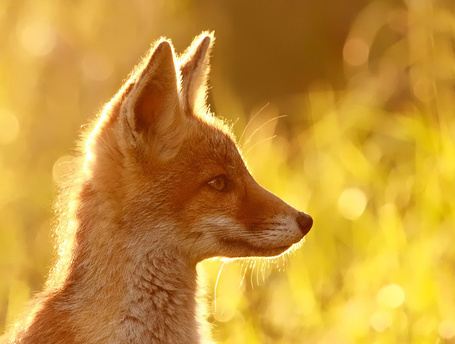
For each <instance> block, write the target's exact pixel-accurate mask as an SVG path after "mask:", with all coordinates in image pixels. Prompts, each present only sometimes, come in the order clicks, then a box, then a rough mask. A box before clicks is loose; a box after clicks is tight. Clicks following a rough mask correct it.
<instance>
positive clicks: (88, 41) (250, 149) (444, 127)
mask: <svg viewBox="0 0 455 344" xmlns="http://www.w3.org/2000/svg"><path fill="white" fill-rule="evenodd" d="M202 30H210V31H211V30H214V31H215V35H216V38H217V41H216V44H215V48H214V52H213V56H212V73H211V85H212V89H211V91H210V96H209V101H210V103H211V108H212V110H214V111H215V112H216V113H217V114H218V115H220V116H222V117H225V118H227V119H228V120H229V121H231V122H233V123H235V125H234V130H235V132H236V135H237V137H238V138H239V141H240V144H241V145H242V147H243V152H244V154H245V156H246V159H247V161H248V166H249V167H250V169H251V170H252V172H253V174H254V176H255V177H256V179H257V180H258V181H259V182H260V183H261V184H262V185H264V186H265V187H267V188H269V189H271V190H272V191H273V192H275V193H276V194H278V195H279V196H281V197H282V198H284V199H285V200H287V201H288V202H289V203H291V204H293V205H294V206H296V207H297V208H299V209H301V210H304V211H306V212H308V213H309V214H311V215H312V216H313V218H314V221H315V224H314V227H313V229H312V231H311V232H310V233H309V234H308V236H307V240H306V242H305V244H304V245H303V247H302V248H301V249H299V250H298V251H295V252H293V253H292V254H291V255H290V256H289V257H284V258H279V259H276V260H272V261H244V262H242V261H237V262H223V261H221V260H212V261H207V262H204V263H203V267H204V268H205V271H206V273H207V292H208V297H209V304H210V305H209V307H210V309H211V312H212V315H211V316H210V318H209V321H210V322H211V323H212V324H213V334H214V338H215V340H216V341H217V342H219V343H287V344H289V343H331V344H332V343H341V344H343V343H368V344H371V343H455V245H454V243H455V240H454V239H455V215H454V214H455V202H454V200H453V199H452V197H454V195H455V95H454V90H455V82H454V81H455V50H454V46H455V2H454V1H453V0H445V1H444V0H403V1H400V0H374V1H367V0H344V1H339V0H324V1H310V0H302V1H279V0H267V1H241V0H224V1H210V0H186V1H174V0H170V1H169V0H168V1H165V0H148V1H147V0H131V1H116V0H114V1H112V0H80V1H57V0H38V1H35V0H33V1H32V0H2V1H1V2H0V47H1V53H0V333H1V332H3V329H4V328H5V326H6V325H7V324H11V323H12V322H13V321H14V319H15V318H16V317H17V315H18V313H19V312H20V311H21V310H22V309H23V307H24V305H25V304H26V302H27V301H28V300H29V299H30V297H31V296H32V295H33V294H34V293H36V292H37V291H38V290H40V289H41V288H42V286H43V283H44V281H45V278H46V274H47V271H48V269H49V268H50V266H51V264H52V257H53V253H52V249H53V244H54V241H53V238H52V216H53V212H52V201H53V199H54V197H55V195H56V192H57V191H56V190H57V186H58V184H59V182H60V181H61V180H62V176H63V175H64V174H65V173H66V171H67V169H68V162H69V161H71V158H72V156H73V155H74V154H75V149H74V147H75V142H76V141H77V139H78V135H79V133H80V131H81V128H83V125H84V123H86V122H87V121H88V120H89V119H90V118H93V116H94V115H95V114H96V113H97V112H98V111H99V110H100V109H101V108H102V105H103V103H105V102H107V101H108V100H109V98H110V97H112V96H113V95H114V93H115V92H116V91H117V89H118V88H119V87H120V86H121V84H122V82H123V81H124V80H125V78H126V77H127V75H128V73H129V72H130V71H131V69H132V67H133V66H134V65H135V64H136V63H137V62H138V61H139V59H140V57H141V56H144V54H145V53H146V52H147V50H148V49H149V47H150V44H151V43H152V42H153V41H154V40H156V39H157V38H159V37H160V36H163V35H164V36H167V37H169V38H171V39H172V41H173V43H174V45H175V47H176V50H177V51H178V52H183V50H184V49H185V48H186V47H187V46H188V45H189V44H190V43H191V41H192V39H193V37H194V36H195V35H197V34H198V33H200V32H201V31H202ZM281 116H284V117H281Z"/></svg>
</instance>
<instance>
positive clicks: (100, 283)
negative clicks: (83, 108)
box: [4, 33, 312, 344]
mask: <svg viewBox="0 0 455 344" xmlns="http://www.w3.org/2000/svg"><path fill="white" fill-rule="evenodd" d="M213 39H214V38H213V35H212V34H210V33H203V34H201V35H200V36H199V37H197V38H196V39H195V41H194V43H193V44H192V45H191V47H190V48H189V49H188V50H187V52H186V53H185V54H183V55H182V56H181V57H180V58H177V57H176V56H175V54H174V51H173V47H172V45H171V44H170V42H169V41H167V40H164V39H162V40H160V41H159V42H158V43H156V44H155V46H154V47H152V49H151V51H150V54H149V55H148V56H147V57H146V58H145V59H144V60H143V62H142V63H141V64H140V65H139V66H138V67H137V69H136V70H135V71H134V72H133V73H132V74H131V76H130V78H129V80H128V81H127V82H126V84H125V85H124V86H123V87H122V89H121V90H120V91H119V92H118V93H117V95H116V96H115V97H114V98H113V99H112V100H111V101H110V102H109V103H108V104H107V105H106V107H105V109H104V111H103V112H102V113H101V115H100V117H99V119H98V121H97V122H95V123H94V124H93V126H92V128H91V130H90V131H89V132H88V134H87V135H86V138H85V140H84V141H83V145H82V146H81V147H82V150H83V158H82V159H83V161H81V168H80V171H79V174H78V175H77V176H75V177H74V178H73V179H72V180H71V183H70V184H69V186H68V187H66V188H65V189H64V190H63V191H62V199H61V203H60V206H61V210H60V212H61V214H60V217H59V223H58V226H57V234H58V236H59V247H58V253H59V260H58V261H57V264H56V266H55V267H54V269H53V270H52V271H51V274H50V277H49V280H48V283H47V285H46V288H45V290H44V291H43V292H42V293H41V294H39V295H37V296H36V298H35V300H34V303H33V304H32V305H31V306H30V310H29V313H27V315H26V317H25V318H24V319H23V320H22V321H20V322H19V323H17V324H16V325H15V326H14V327H13V328H12V331H11V332H10V333H9V334H8V335H7V337H5V338H4V340H5V342H8V343H23V344H28V343H49V344H51V343H85V344H90V343H199V342H202V341H203V339H202V338H201V336H200V331H199V327H200V325H199V322H198V319H197V314H196V291H197V274H196V265H197V263H198V262H200V261H201V260H203V259H206V258H210V257H215V256H224V257H251V256H266V257H267V256H275V255H278V254H281V253H283V252H284V251H286V250H287V249H289V248H290V247H291V246H292V245H293V244H296V243H298V242H299V241H300V240H301V239H302V238H303V237H304V235H305V234H306V233H307V232H308V231H309V230H310V228H311V225H312V220H311V217H309V216H308V215H306V214H305V213H302V212H299V211H297V210H296V209H294V208H292V207H291V206H289V205H288V204H286V203H285V202H283V201H282V200H280V199H279V198H278V197H276V196H275V195H273V194H271V193H270V192H268V191H266V190H265V189H263V188H262V187H260V186H259V185H258V184H257V183H256V182H255V180H254V179H253V177H252V176H251V175H250V174H249V172H248V170H247V168H246V167H245V165H244V162H243V160H242V158H241V155H240V152H239V150H238V148H237V147H236V145H235V143H234V139H233V136H232V134H231V133H230V131H229V130H228V128H227V127H226V126H225V125H224V124H223V122H222V121H220V120H219V119H216V118H215V117H214V116H213V115H212V114H210V112H209V111H208V109H207V107H206V105H205V93H206V80H207V74H208V68H209V65H208V58H209V54H210V50H211V47H212V44H213Z"/></svg>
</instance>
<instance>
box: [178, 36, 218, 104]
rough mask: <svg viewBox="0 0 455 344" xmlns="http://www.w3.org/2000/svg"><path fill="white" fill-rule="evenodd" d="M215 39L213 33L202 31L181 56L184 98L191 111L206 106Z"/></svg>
mask: <svg viewBox="0 0 455 344" xmlns="http://www.w3.org/2000/svg"><path fill="white" fill-rule="evenodd" d="M214 40H215V37H214V36H213V34H212V33H202V34H201V35H199V36H198V37H196V38H195V39H194V41H193V43H192V44H191V46H190V47H189V48H188V50H187V51H186V53H184V54H183V55H182V57H181V62H180V72H181V77H182V87H181V92H182V99H183V102H184V106H185V107H186V108H187V109H188V110H189V111H195V112H196V111H198V110H200V109H203V108H204V107H205V98H206V93H207V78H208V73H209V71H210V66H209V57H210V51H211V48H212V46H213V42H214Z"/></svg>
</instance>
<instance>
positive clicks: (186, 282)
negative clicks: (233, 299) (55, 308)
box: [62, 190, 199, 343]
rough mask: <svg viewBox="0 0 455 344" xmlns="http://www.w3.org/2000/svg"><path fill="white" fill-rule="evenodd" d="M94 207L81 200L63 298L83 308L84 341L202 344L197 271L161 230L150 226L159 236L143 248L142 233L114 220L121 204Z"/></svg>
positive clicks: (79, 311)
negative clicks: (140, 238)
mask: <svg viewBox="0 0 455 344" xmlns="http://www.w3.org/2000/svg"><path fill="white" fill-rule="evenodd" d="M86 193H88V194H91V192H90V190H86ZM86 196H89V195H87V194H86ZM95 197H98V195H97V193H96V192H94V193H93V194H92V195H91V196H90V197H89V198H95ZM96 204H97V206H92V204H90V202H81V205H82V207H81V209H80V210H79V212H78V216H77V217H78V220H79V228H78V229H77V232H76V233H77V234H76V241H77V247H76V249H75V252H74V259H73V265H72V267H71V268H70V270H69V274H68V278H67V279H66V288H65V293H64V294H66V295H68V296H69V297H68V300H62V301H67V303H68V304H72V305H74V306H75V307H73V308H77V309H74V310H75V311H74V312H72V315H73V316H75V317H76V318H77V323H78V324H79V327H80V331H78V332H80V333H81V334H82V335H83V334H90V336H89V337H88V338H80V339H81V342H85V343H91V342H111V343H125V342H130V343H198V342H199V334H198V323H197V316H196V291H197V272H196V265H195V264H190V263H188V260H187V259H185V257H184V256H183V255H182V254H180V253H179V250H178V249H177V248H175V247H172V246H171V245H169V244H166V243H163V241H162V240H160V238H159V236H160V235H159V233H160V232H161V233H162V232H163V231H162V229H163V228H159V227H158V226H157V228H147V229H146V230H147V231H148V232H150V235H151V236H153V235H155V236H156V237H157V238H156V241H154V242H152V244H150V241H149V242H148V245H147V247H144V244H143V243H141V242H140V240H137V239H135V235H134V233H135V232H136V231H138V230H142V231H144V229H143V228H132V227H131V226H134V225H128V224H125V223H124V222H122V221H118V219H115V218H108V217H107V215H106V214H118V212H116V211H115V210H114V209H107V208H106V207H115V205H113V204H110V205H109V204H108V202H104V203H102V202H96ZM106 232H107V233H106ZM103 235H105V237H103ZM117 235H119V236H120V235H122V236H123V237H122V238H119V239H118V240H116V236H117ZM125 235H126V236H127V240H125V237H124V236H125ZM125 242H126V243H125ZM65 303H66V302H65ZM100 329H103V333H100ZM93 333H97V335H96V338H94V336H93ZM133 338H134V341H131V339H133Z"/></svg>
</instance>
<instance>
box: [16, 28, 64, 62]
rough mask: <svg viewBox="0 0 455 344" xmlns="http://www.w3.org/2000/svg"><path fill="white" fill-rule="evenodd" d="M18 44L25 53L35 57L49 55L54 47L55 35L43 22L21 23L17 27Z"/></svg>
mask: <svg viewBox="0 0 455 344" xmlns="http://www.w3.org/2000/svg"><path fill="white" fill-rule="evenodd" d="M18 36H19V42H20V43H21V45H22V47H23V48H24V50H25V51H27V52H28V53H29V54H32V55H35V56H43V55H47V54H49V53H50V52H51V51H52V49H53V48H54V46H55V43H56V35H55V32H54V30H53V28H52V27H51V26H50V25H49V24H48V23H47V22H45V21H41V20H33V21H28V22H22V23H21V24H19V26H18Z"/></svg>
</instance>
